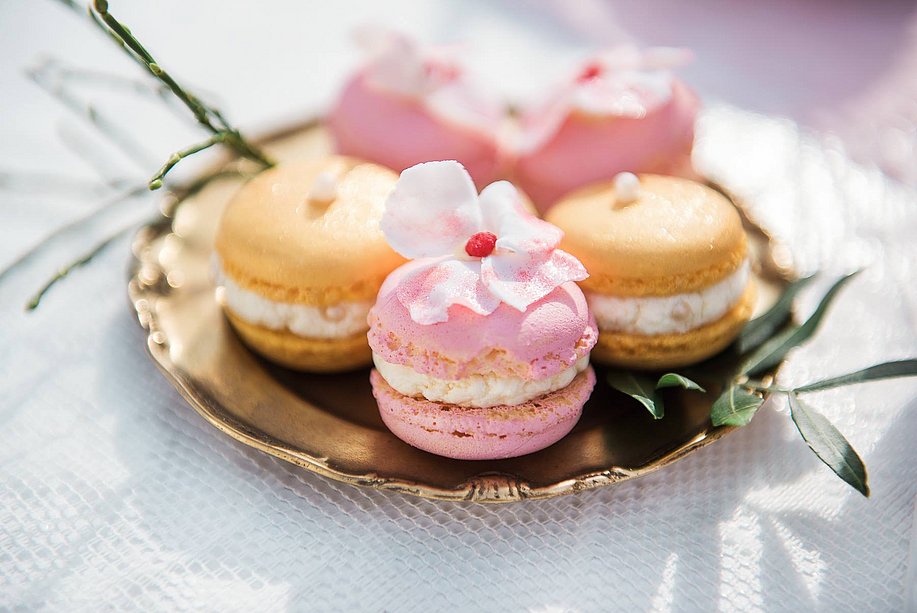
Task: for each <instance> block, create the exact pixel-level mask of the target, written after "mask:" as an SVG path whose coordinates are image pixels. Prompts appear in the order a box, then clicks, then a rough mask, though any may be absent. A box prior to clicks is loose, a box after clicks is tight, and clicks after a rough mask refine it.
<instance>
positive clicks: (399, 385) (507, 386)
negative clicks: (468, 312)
mask: <svg viewBox="0 0 917 613" xmlns="http://www.w3.org/2000/svg"><path fill="white" fill-rule="evenodd" d="M373 362H375V364H376V369H377V370H378V371H379V374H381V375H382V378H384V379H385V380H386V381H387V382H388V384H389V385H391V386H392V387H393V388H394V389H395V390H397V391H398V392H400V393H402V394H404V395H405V396H413V397H418V396H423V397H424V398H426V399H427V400H431V401H433V402H445V403H448V404H457V405H461V406H466V407H494V406H497V405H501V404H507V405H512V404H522V403H523V402H528V401H529V400H534V399H535V398H538V397H539V396H543V395H545V394H549V393H551V392H554V391H557V390H559V389H562V388H565V387H567V386H568V385H570V382H571V381H573V379H574V377H576V375H578V374H579V373H581V372H583V371H584V370H586V367H587V366H588V365H589V356H588V355H586V356H583V357H581V358H580V359H579V360H577V361H576V363H575V364H573V365H572V366H570V367H569V368H567V369H565V370H562V371H561V372H559V373H557V374H556V375H553V376H551V377H546V378H544V379H538V380H534V381H533V380H529V379H522V378H520V377H497V376H495V375H471V376H469V377H465V378H464V379H457V380H455V381H449V380H447V379H437V378H436V377H431V376H429V375H425V374H422V373H419V372H417V371H416V370H414V369H413V368H410V367H409V366H402V365H401V364H392V363H391V362H386V361H385V360H383V359H382V357H381V356H379V355H378V354H377V353H375V352H373Z"/></svg>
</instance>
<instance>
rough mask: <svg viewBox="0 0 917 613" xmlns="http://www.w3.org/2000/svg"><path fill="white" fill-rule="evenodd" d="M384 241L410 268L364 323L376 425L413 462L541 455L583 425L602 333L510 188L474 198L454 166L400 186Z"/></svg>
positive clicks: (549, 237) (548, 229)
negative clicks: (400, 443)
mask: <svg viewBox="0 0 917 613" xmlns="http://www.w3.org/2000/svg"><path fill="white" fill-rule="evenodd" d="M382 228H383V231H384V232H385V234H386V238H387V239H388V240H389V242H390V244H391V245H392V247H393V248H395V249H396V250H397V251H398V252H399V253H401V254H402V255H404V256H405V257H409V258H415V259H414V260H413V261H411V262H408V263H407V264H405V265H403V266H401V267H399V268H398V269H396V270H395V271H394V272H392V273H391V275H389V277H388V278H387V279H386V281H385V283H384V284H383V285H382V288H381V289H380V291H379V296H378V298H377V299H376V302H375V304H374V305H373V307H372V309H371V310H370V313H369V325H370V329H369V333H368V337H369V344H370V347H371V348H372V352H373V362H374V363H375V367H376V368H375V370H374V371H373V373H372V375H371V379H370V381H371V383H372V386H373V394H374V396H375V398H376V400H377V403H378V405H379V410H380V414H381V416H382V420H383V421H384V422H385V424H386V425H387V426H388V428H389V429H390V430H391V431H392V432H393V433H394V434H395V435H396V436H398V437H399V438H401V439H402V440H404V441H405V442H407V443H408V444H410V445H413V446H415V447H417V448H419V449H423V450H425V451H429V452H431V453H435V454H438V455H443V456H446V457H450V458H456V459H465V460H480V459H497V458H508V457H515V456H519V455H523V454H527V453H531V452H534V451H537V450H539V449H543V448H544V447H546V446H548V445H551V444H553V443H554V442H556V441H557V440H559V439H560V438H562V437H563V436H565V435H566V434H567V433H568V432H569V431H570V430H571V429H572V428H573V426H574V425H575V424H576V422H577V421H578V419H579V417H580V415H581V412H582V407H583V405H584V403H585V402H586V400H587V399H588V397H589V395H590V393H591V391H592V388H593V386H594V384H595V375H594V373H593V371H592V369H591V367H590V366H589V353H590V350H591V349H592V347H593V345H594V344H595V341H596V337H597V329H596V325H595V321H594V319H593V317H592V315H591V313H590V312H589V307H588V304H587V302H586V299H585V296H584V295H583V293H582V291H581V290H580V289H579V287H578V286H577V285H576V283H575V282H574V281H577V280H581V279H583V278H584V277H585V274H586V273H585V269H584V268H583V267H582V265H581V264H580V263H579V262H578V261H576V260H575V258H573V257H572V256H570V255H569V254H567V253H564V252H562V251H561V250H559V249H556V246H557V243H558V242H559V240H560V232H559V231H558V230H557V228H555V227H553V226H550V225H549V224H547V223H545V222H544V221H542V220H539V219H537V218H535V217H534V216H532V215H531V214H529V213H528V212H527V211H526V210H525V206H524V204H523V202H522V200H521V195H520V194H519V192H518V191H517V190H516V189H515V188H514V187H513V186H512V185H510V184H509V183H507V182H505V181H504V182H498V183H494V184H492V185H490V186H488V187H487V188H485V189H484V190H483V191H482V192H481V194H480V197H479V196H478V194H477V191H476V189H475V187H474V184H473V183H472V181H471V179H470V177H469V176H468V174H467V173H466V172H465V171H464V169H463V168H462V167H461V166H460V165H458V164H457V163H455V162H432V163H428V164H421V165H419V166H415V167H412V168H410V169H408V170H406V171H405V172H404V173H402V176H401V179H400V180H399V182H398V185H397V186H396V189H395V190H394V191H393V192H392V195H391V196H390V198H389V200H388V203H387V207H386V212H385V216H384V217H383V221H382Z"/></svg>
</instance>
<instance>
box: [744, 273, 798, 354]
mask: <svg viewBox="0 0 917 613" xmlns="http://www.w3.org/2000/svg"><path fill="white" fill-rule="evenodd" d="M814 278H815V276H814V275H813V276H811V277H804V278H802V279H798V280H796V281H793V282H792V283H790V284H789V285H787V287H786V289H785V290H784V292H783V294H781V296H780V298H779V299H778V300H777V302H776V303H775V304H774V306H772V307H771V308H770V309H769V310H768V311H767V313H765V314H764V315H761V316H760V317H756V318H755V319H752V320H751V321H750V322H748V323H747V324H745V327H744V328H742V331H741V332H740V333H739V338H738V339H737V340H736V347H737V348H738V350H739V353H746V352H748V351H751V350H752V349H755V348H756V347H760V346H761V345H762V344H763V343H764V342H765V341H767V339H769V338H771V337H772V336H773V335H774V334H775V333H776V332H777V330H779V329H780V328H781V327H783V324H785V323H786V322H787V320H789V318H790V313H791V311H792V310H793V300H794V299H795V298H796V294H798V293H799V291H800V290H801V289H802V288H804V287H805V286H806V285H808V284H809V282H810V281H812V279H814Z"/></svg>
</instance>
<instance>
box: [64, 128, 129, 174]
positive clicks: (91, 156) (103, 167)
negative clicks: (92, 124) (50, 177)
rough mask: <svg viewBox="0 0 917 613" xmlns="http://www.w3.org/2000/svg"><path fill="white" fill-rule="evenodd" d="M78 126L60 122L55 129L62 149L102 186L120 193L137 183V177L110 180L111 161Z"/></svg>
mask: <svg viewBox="0 0 917 613" xmlns="http://www.w3.org/2000/svg"><path fill="white" fill-rule="evenodd" d="M78 127H79V126H78V124H74V123H70V122H60V123H59V124H58V125H57V126H56V129H55V132H56V133H57V136H58V138H60V139H61V142H62V143H63V144H64V147H65V148H66V149H67V150H68V151H70V152H71V153H72V154H73V155H74V156H76V158H77V159H79V160H80V161H81V162H82V163H83V164H85V165H87V166H89V167H90V168H92V170H93V171H94V172H95V173H96V175H98V177H99V179H100V180H101V182H102V184H103V185H107V186H108V187H110V188H112V189H115V190H118V191H121V190H124V189H126V188H128V187H130V186H131V185H133V184H135V183H137V182H138V181H137V179H138V178H139V177H131V178H128V177H123V176H122V177H118V178H112V176H111V174H112V173H111V170H112V160H111V159H110V157H109V156H108V155H105V153H104V152H102V151H101V150H100V149H99V147H98V143H97V142H95V140H94V139H93V140H90V138H89V137H88V136H87V135H86V134H85V133H82V132H80V131H79V130H78V129H76V128H78Z"/></svg>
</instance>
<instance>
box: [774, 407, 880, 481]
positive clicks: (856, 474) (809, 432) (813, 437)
mask: <svg viewBox="0 0 917 613" xmlns="http://www.w3.org/2000/svg"><path fill="white" fill-rule="evenodd" d="M789 397H790V415H791V416H792V418H793V423H795V424H796V429H797V430H799V433H800V434H801V435H802V438H804V439H805V441H806V442H807V443H808V444H809V447H810V448H811V449H812V451H814V452H815V455H817V456H818V459H820V460H821V461H822V462H824V463H825V464H826V465H827V466H828V468H830V469H831V470H833V471H834V474H836V475H837V476H838V477H840V478H841V479H843V480H844V481H846V482H847V483H848V484H849V485H850V486H851V487H853V488H855V489H856V490H857V491H858V492H860V493H861V494H863V495H864V496H866V497H869V484H868V483H867V476H866V466H865V465H864V464H863V460H861V459H860V456H859V455H857V452H856V451H854V449H853V447H851V445H850V443H848V442H847V439H845V438H844V435H843V434H841V433H840V432H839V431H838V430H837V428H835V427H834V426H833V425H831V422H830V421H828V419H827V418H826V417H825V416H824V415H822V414H821V413H819V412H818V411H816V410H815V409H813V408H812V407H810V406H807V405H806V404H805V403H804V402H802V401H801V400H799V398H797V397H796V394H794V393H790V394H789Z"/></svg>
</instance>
